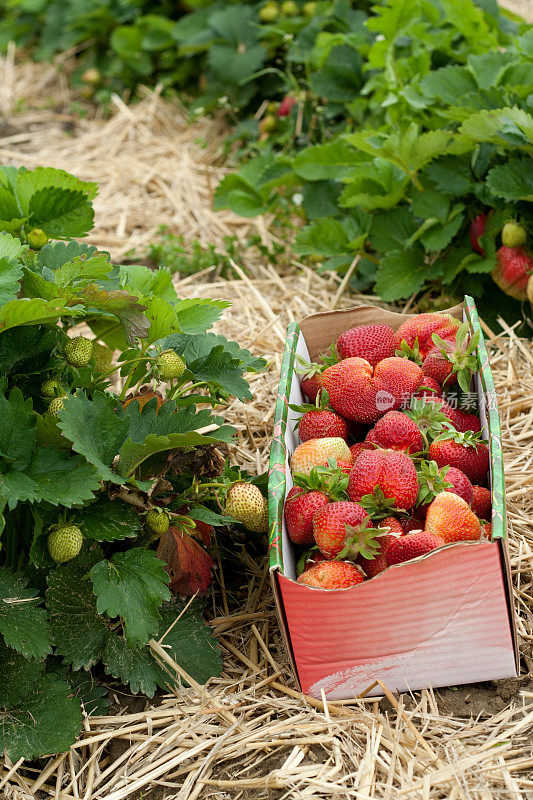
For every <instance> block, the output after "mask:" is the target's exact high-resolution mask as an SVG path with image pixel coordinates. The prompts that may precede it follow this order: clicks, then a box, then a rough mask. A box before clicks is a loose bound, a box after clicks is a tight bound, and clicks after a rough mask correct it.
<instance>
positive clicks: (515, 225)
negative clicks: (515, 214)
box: [502, 219, 527, 247]
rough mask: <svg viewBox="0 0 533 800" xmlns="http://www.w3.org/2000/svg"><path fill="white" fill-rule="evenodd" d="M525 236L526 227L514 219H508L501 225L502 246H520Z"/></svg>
mask: <svg viewBox="0 0 533 800" xmlns="http://www.w3.org/2000/svg"><path fill="white" fill-rule="evenodd" d="M526 238H527V234H526V229H525V228H524V227H523V225H520V223H519V222H517V221H516V220H514V219H512V220H509V222H506V223H505V225H504V226H503V229H502V244H503V246H504V247H520V246H521V245H523V244H524V243H525V241H526Z"/></svg>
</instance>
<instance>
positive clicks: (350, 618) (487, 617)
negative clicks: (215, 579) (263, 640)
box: [277, 542, 516, 699]
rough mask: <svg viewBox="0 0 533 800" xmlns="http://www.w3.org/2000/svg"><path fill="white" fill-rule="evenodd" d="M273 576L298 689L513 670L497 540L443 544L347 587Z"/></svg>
mask: <svg viewBox="0 0 533 800" xmlns="http://www.w3.org/2000/svg"><path fill="white" fill-rule="evenodd" d="M277 580H278V581H279V586H280V591H281V596H282V600H283V606H284V610H285V615H286V619H287V624H288V627H289V636H290V640H291V644H292V649H293V653H294V659H295V662H296V665H297V669H298V676H299V680H300V684H301V687H302V691H303V692H304V693H305V694H310V695H313V696H317V697H319V696H320V690H321V689H322V688H323V689H324V691H325V693H326V696H327V697H329V698H331V699H341V698H347V697H354V696H355V695H357V694H359V693H360V692H362V691H363V690H364V689H366V688H367V687H368V686H369V685H370V684H371V683H372V682H373V681H375V680H376V678H380V679H381V680H383V682H384V683H385V684H386V685H387V686H388V687H389V689H391V690H392V691H395V690H399V691H405V690H409V689H419V688H423V687H425V686H430V685H431V686H449V685H453V684H460V683H469V682H471V681H482V680H489V679H496V678H504V677H511V676H514V675H516V667H515V659H514V652H513V641H512V636H511V628H510V623H509V615H508V612H507V600H506V596H505V591H504V580H503V575H502V569H501V561H500V553H499V544H498V543H497V542H491V543H489V542H480V543H468V544H466V543H464V544H457V545H453V546H452V547H448V548H445V549H443V550H440V551H437V552H435V553H433V554H432V555H430V556H428V557H426V558H424V559H422V560H420V561H414V562H410V563H406V564H401V565H398V566H395V567H392V568H391V569H389V570H387V571H386V572H385V573H384V574H383V575H379V576H378V577H377V578H374V579H373V580H370V581H368V582H367V583H364V584H361V585H359V586H356V587H354V588H353V589H343V590H339V591H328V592H326V591H324V590H321V589H311V588H309V587H306V586H302V585H300V584H297V583H295V582H294V581H291V580H289V579H288V578H286V577H284V576H283V575H280V574H278V575H277ZM373 693H374V694H378V693H379V688H378V689H377V690H374V692H373Z"/></svg>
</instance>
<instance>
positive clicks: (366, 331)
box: [337, 325, 394, 367]
mask: <svg viewBox="0 0 533 800" xmlns="http://www.w3.org/2000/svg"><path fill="white" fill-rule="evenodd" d="M337 350H338V351H339V353H340V357H341V358H354V357H357V358H364V359H366V360H367V361H368V363H369V364H371V365H372V366H373V367H375V366H376V364H377V363H378V362H379V361H381V360H382V359H384V358H389V357H390V356H393V355H394V331H393V330H392V328H390V327H389V326H388V325H360V326H359V327H358V328H350V330H348V331H345V332H344V333H341V335H340V336H339V338H338V339H337Z"/></svg>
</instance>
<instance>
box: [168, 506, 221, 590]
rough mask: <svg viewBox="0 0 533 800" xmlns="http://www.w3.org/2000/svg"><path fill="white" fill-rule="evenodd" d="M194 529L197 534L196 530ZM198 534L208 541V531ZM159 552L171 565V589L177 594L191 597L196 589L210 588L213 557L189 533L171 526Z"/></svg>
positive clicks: (169, 565)
mask: <svg viewBox="0 0 533 800" xmlns="http://www.w3.org/2000/svg"><path fill="white" fill-rule="evenodd" d="M200 524H202V523H198V522H197V523H196V525H197V530H198V526H199V525H200ZM203 527H206V528H209V527H210V526H209V525H207V526H203ZM211 530H212V529H211ZM193 532H194V533H196V530H195V531H193ZM198 533H199V534H200V536H201V537H202V541H204V542H205V535H207V534H206V533H205V532H203V533H201V532H200V531H199V530H198ZM157 555H158V556H159V558H161V559H162V560H163V561H165V562H166V564H167V572H168V574H169V575H170V590H171V591H172V592H173V593H174V594H178V595H181V596H182V597H190V596H191V595H193V594H194V593H195V592H200V593H202V592H205V591H206V590H207V588H208V586H209V584H210V582H211V569H212V567H213V559H212V558H211V556H210V555H209V554H208V553H206V552H205V550H204V549H203V548H202V547H201V546H200V545H199V544H198V542H196V541H195V540H194V539H193V538H192V537H191V536H189V534H188V533H186V532H185V531H180V530H178V529H176V528H169V530H168V531H167V532H166V533H165V534H164V535H163V536H162V537H161V540H160V542H159V547H158V548H157Z"/></svg>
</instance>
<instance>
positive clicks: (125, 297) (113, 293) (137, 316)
mask: <svg viewBox="0 0 533 800" xmlns="http://www.w3.org/2000/svg"><path fill="white" fill-rule="evenodd" d="M76 299H77V301H78V302H82V303H84V305H86V306H89V307H90V308H91V309H93V310H94V309H97V310H98V311H101V312H104V313H106V314H113V315H114V316H115V317H118V319H119V320H120V322H121V324H122V327H123V329H124V333H125V335H126V338H127V340H128V342H129V343H130V344H131V345H133V344H134V343H135V340H136V339H145V338H146V337H147V336H148V329H149V327H150V322H149V320H148V318H147V316H146V315H145V314H144V313H143V312H144V311H145V309H146V306H144V305H141V304H140V303H139V301H138V298H137V297H135V295H131V294H130V293H129V292H126V291H123V290H121V289H111V290H109V291H108V290H107V289H102V288H100V287H99V286H97V285H96V284H95V283H91V284H89V286H87V287H85V288H83V289H76ZM69 313H70V312H69Z"/></svg>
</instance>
